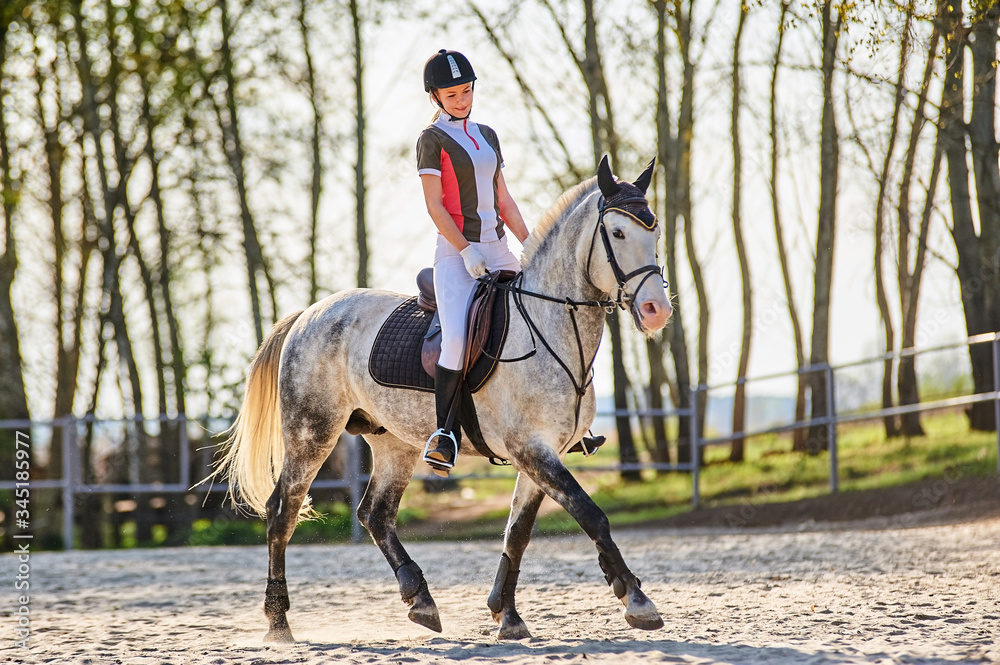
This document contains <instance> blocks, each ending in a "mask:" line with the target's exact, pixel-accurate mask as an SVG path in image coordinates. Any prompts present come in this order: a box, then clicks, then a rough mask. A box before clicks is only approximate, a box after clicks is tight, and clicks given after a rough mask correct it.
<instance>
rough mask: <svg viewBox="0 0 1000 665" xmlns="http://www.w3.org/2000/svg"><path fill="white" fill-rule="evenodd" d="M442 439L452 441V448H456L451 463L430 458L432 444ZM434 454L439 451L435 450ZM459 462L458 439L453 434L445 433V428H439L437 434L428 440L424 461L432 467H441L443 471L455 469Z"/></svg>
mask: <svg viewBox="0 0 1000 665" xmlns="http://www.w3.org/2000/svg"><path fill="white" fill-rule="evenodd" d="M440 437H444V438H446V439H451V444H452V446H454V450H455V454H454V456H453V457H452V461H450V462H448V461H445V460H440V459H437V458H436V457H430V454H431V442H432V441H434V439H439V438H440ZM438 447H440V446H438ZM434 452H437V449H435V451H434ZM457 460H458V439H456V438H455V435H454V434H453V433H451V432H446V431H444V428H443V427H439V428H438V430H437V431H436V432H434V433H433V434H431V435H430V437H429V438H428V439H427V443H425V444H424V461H425V462H427V463H428V464H430V465H431V466H435V467H439V468H442V469H454V468H455V462H456V461H457Z"/></svg>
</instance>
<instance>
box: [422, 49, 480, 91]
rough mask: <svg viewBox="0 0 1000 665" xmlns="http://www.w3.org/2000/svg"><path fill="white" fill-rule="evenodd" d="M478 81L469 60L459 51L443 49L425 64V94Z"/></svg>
mask: <svg viewBox="0 0 1000 665" xmlns="http://www.w3.org/2000/svg"><path fill="white" fill-rule="evenodd" d="M475 80H476V72H474V71H472V65H471V64H470V63H469V59H468V58H466V57H465V56H464V55H462V54H461V53H459V52H458V51H449V50H447V49H441V50H440V51H438V52H437V53H435V54H434V55H432V56H431V57H429V58H427V62H426V63H424V92H430V91H431V90H432V89H436V88H450V87H452V86H455V85H462V84H463V83H469V82H470V81H475Z"/></svg>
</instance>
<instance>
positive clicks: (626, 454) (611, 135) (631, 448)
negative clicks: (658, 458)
mask: <svg viewBox="0 0 1000 665" xmlns="http://www.w3.org/2000/svg"><path fill="white" fill-rule="evenodd" d="M542 4H543V5H544V6H545V7H546V9H548V11H549V13H550V14H551V15H552V19H553V20H554V21H555V23H556V26H557V27H558V29H559V33H560V35H561V37H562V40H563V44H564V45H565V47H566V51H567V52H568V53H569V55H570V56H571V57H572V58H573V61H574V62H575V63H576V66H577V69H579V71H580V75H581V77H582V78H583V82H584V84H585V85H586V86H587V94H588V112H589V114H590V136H591V143H592V148H593V155H594V168H595V170H596V168H597V164H598V163H599V162H600V161H601V156H602V155H603V154H604V151H605V148H606V149H607V151H608V153H609V155H610V158H611V163H612V165H614V166H615V167H617V166H618V134H617V132H616V130H615V124H614V115H613V113H612V104H611V95H610V94H609V92H608V87H607V81H606V79H605V77H604V65H603V62H602V60H601V54H600V49H599V47H598V41H597V19H596V17H595V14H594V1H593V0H583V10H584V38H583V47H584V53H583V55H582V56H580V55H578V54H577V53H576V49H575V47H574V46H573V41H572V39H571V38H570V35H569V32H568V30H567V28H566V26H564V25H563V24H562V23H561V22H560V19H559V15H558V14H557V12H556V11H555V8H554V7H553V6H552V4H551V3H550V2H549V0H542ZM602 114H603V115H602ZM608 328H609V329H610V331H611V364H612V374H613V377H612V378H613V382H614V396H615V397H614V399H615V410H616V411H618V412H626V411H627V410H628V400H627V396H628V391H629V379H628V374H627V373H626V371H625V359H624V354H623V352H622V348H621V340H622V330H621V317H619V316H617V314H612V315H611V316H609V317H608ZM615 426H616V430H617V432H618V446H619V455H620V457H621V461H622V463H623V464H628V463H633V462H635V461H637V460H638V457H637V455H636V452H635V441H634V439H633V437H632V427H631V424H630V422H629V418H628V416H617V417H616V418H615ZM622 479H623V480H627V481H631V480H639V479H640V474H639V472H638V471H626V472H622Z"/></svg>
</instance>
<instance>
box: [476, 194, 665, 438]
mask: <svg viewBox="0 0 1000 665" xmlns="http://www.w3.org/2000/svg"><path fill="white" fill-rule="evenodd" d="M638 204H642V205H643V206H644V207H645V206H646V205H647V203H646V198H645V197H644V196H633V195H625V196H613V197H612V198H611V200H610V201H607V200H605V198H604V196H601V198H600V200H599V202H598V217H597V225H596V227H595V228H594V235H593V236H592V237H591V239H590V252H589V253H588V254H587V272H586V273H585V276H586V280H587V282H588V283H589V284H590V285H591V286H593V287H594V288H595V289H597V290H600V289H598V288H597V287H596V286H594V284H593V282H591V281H590V261H591V258H592V257H593V255H594V243H595V241H596V239H597V232H598V231H600V232H601V239H602V240H603V242H604V251H605V252H606V254H607V260H608V263H609V264H610V265H611V270H612V272H613V273H614V275H615V279H616V280H617V282H618V296H617V298H613V299H608V300H573V299H571V298H568V297H567V298H557V297H554V296H549V295H546V294H544V293H537V292H535V291H529V290H528V289H525V288H523V287H522V286H521V283H522V282H523V281H524V273H523V272H521V273H518V275H517V276H516V277H515V278H514V279H512V280H510V281H509V282H505V283H502V284H501V283H495V287H496V288H498V289H503V290H505V291H507V292H509V293H510V294H511V296H512V299H513V300H514V306H515V307H516V308H517V311H518V313H520V315H521V318H522V319H524V321H525V323H527V324H528V334H529V335H530V336H531V347H532V348H531V351H529V352H528V353H526V354H524V355H522V356H519V357H517V358H494V357H493V356H492V355H490V354H489V352H487V351H486V350H485V349H482V348H481V350H482V352H483V354H484V355H486V356H487V357H488V358H489V359H490V360H493V361H496V362H502V363H515V362H521V361H523V360H527V359H528V358H530V357H532V356H533V355H535V354H536V353H537V352H538V344H537V342H536V341H535V336H536V334H537V336H538V340H539V341H541V343H542V346H544V347H545V349H546V350H547V351H548V352H549V353H550V354H551V355H552V357H553V358H555V359H556V362H558V363H559V366H560V367H562V369H563V371H564V372H566V376H568V377H569V380H570V382H571V383H572V384H573V389H574V390H575V391H576V408H575V410H574V414H573V432H574V433H575V432H576V430H577V428H578V427H579V425H580V408H581V406H582V404H583V396H584V395H586V394H587V390H588V389H589V388H590V386H591V384H592V383H593V382H594V361H595V360H596V359H597V351H596V350H595V351H594V356H593V357H592V358H591V359H590V362H589V363H588V362H587V361H586V359H585V358H584V355H583V340H582V339H581V337H580V328H579V326H578V325H577V322H576V311H577V309H579V308H580V307H600V308H601V309H603V310H604V313H605V314H612V313H613V312H614V311H615V307H620V308H621V309H622V310H624V309H625V307H626V305H630V304H631V303H632V300H633V298H634V296H632V295H629V294H628V292H627V291H626V290H625V286H626V284H627V283H628V281H629V280H630V279H632V278H633V277H637V276H638V275H642V274H643V273H645V274H646V276H645V277H643V278H642V280H641V281H640V282H639V286H637V287H636V288H635V291H634V292H633V293H638V292H639V289H641V288H642V285H643V284H645V283H646V280H647V279H649V278H650V277H652V276H653V275H659V276H660V279H663V268H661V267H660V266H658V265H655V264H650V265H646V266H643V267H641V268H638V269H636V270H633V271H632V272H630V273H626V272H625V271H624V270H622V268H621V266H620V265H619V263H618V258H617V257H616V256H615V252H614V249H612V247H611V240H610V238H608V230H607V227H606V226H605V224H604V214H605V213H606V212H607V211H608V210H614V211H616V212H620V213H623V214H625V215H627V216H628V217H631V218H632V219H633V220H634V221H635V222H636V223H637V224H639V225H641V226H643V227H644V228H647V229H652V228H654V227H655V224H656V223H655V220H654V222H653V225H652V226H650V225H647V224H646V223H644V222H643V221H642V220H641V219H639V217H637V216H636V215H633V214H632V213H630V212H629V211H627V210H625V208H624V206H626V205H638ZM479 279H480V281H484V280H485V279H486V278H485V277H480V278H479ZM663 284H664V288H667V281H666V280H663ZM524 296H528V297H531V298H535V299H537V300H545V301H548V302H553V303H558V304H560V305H563V306H564V307H565V308H566V311H567V312H568V313H569V318H570V321H571V322H572V323H573V334H574V336H575V337H576V348H577V352H578V354H579V357H580V366H581V367H582V368H583V373H582V376H581V378H580V380H579V381H577V378H576V375H575V374H574V373H573V370H571V369H570V368H569V366H568V365H567V364H566V362H565V361H564V360H563V359H562V358H560V357H559V354H558V353H556V352H555V350H554V349H553V348H552V346H551V345H550V344H549V342H548V340H546V339H545V335H544V334H543V333H542V331H541V330H540V329H539V328H538V325H537V324H536V323H535V321H534V319H532V318H531V316H530V315H529V314H528V310H527V309H526V308H525V306H524ZM480 346H481V347H482V345H480Z"/></svg>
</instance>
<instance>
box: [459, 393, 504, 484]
mask: <svg viewBox="0 0 1000 665" xmlns="http://www.w3.org/2000/svg"><path fill="white" fill-rule="evenodd" d="M459 392H460V393H461V405H460V411H461V414H462V415H461V418H460V419H459V422H461V424H462V429H463V430H465V434H466V436H467V437H468V438H469V441H470V442H471V443H472V447H473V448H475V449H476V451H477V452H479V454H480V455H482V456H483V457H485V458H486V459H488V460H489V461H490V464H492V465H494V466H510V460H506V459H504V458H502V457H500V456H499V455H497V454H496V453H495V452H493V450H492V449H491V448H490V446H489V444H487V443H486V439H485V437H483V432H482V430H481V429H480V427H479V416H478V415H477V414H476V403H475V400H474V399H473V397H472V391H471V390H470V389H469V384H468V383H466V382H465V381H463V382H462V386H461V387H460V388H459Z"/></svg>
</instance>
